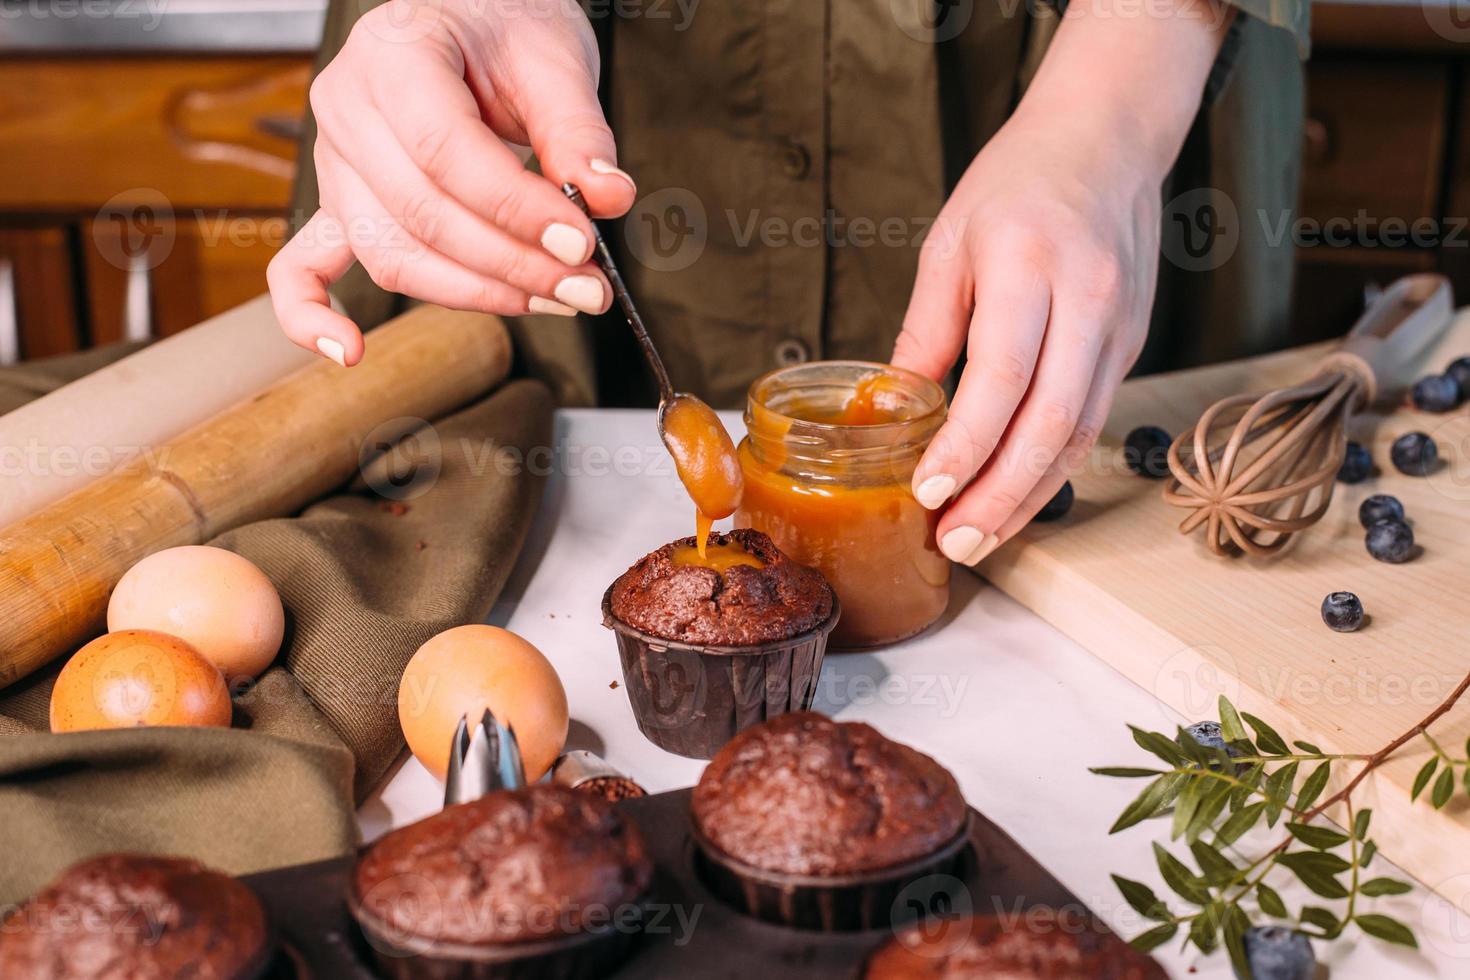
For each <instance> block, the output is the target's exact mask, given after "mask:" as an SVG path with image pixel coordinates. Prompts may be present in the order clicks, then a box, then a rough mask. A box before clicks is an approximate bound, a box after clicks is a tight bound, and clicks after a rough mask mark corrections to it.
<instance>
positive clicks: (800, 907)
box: [689, 813, 974, 932]
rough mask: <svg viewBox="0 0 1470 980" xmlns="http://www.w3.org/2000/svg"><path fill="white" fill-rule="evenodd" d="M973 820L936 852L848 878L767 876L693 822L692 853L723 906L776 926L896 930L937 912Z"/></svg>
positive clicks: (959, 869)
mask: <svg viewBox="0 0 1470 980" xmlns="http://www.w3.org/2000/svg"><path fill="white" fill-rule="evenodd" d="M973 819H974V818H973V816H971V815H970V814H968V813H967V814H966V816H965V825H964V827H963V828H962V829H961V831H960V832H959V834H957V835H956V836H955V837H954V838H953V839H952V840H951V841H950V842H949V843H947V844H945V845H944V846H943V847H941V848H939V849H938V850H937V851H935V852H934V853H933V854H928V855H925V856H924V857H921V858H916V859H915V860H913V861H906V862H904V863H903V864H896V865H892V866H891V867H887V868H880V869H878V870H875V871H867V872H862V873H859V874H847V875H831V876H821V875H793V874H782V873H781V872H778V871H767V870H765V869H763V868H757V867H755V866H754V865H751V864H746V863H745V862H743V861H740V860H737V859H736V858H733V857H731V856H730V855H728V854H726V853H725V852H723V851H721V850H720V849H719V848H718V847H716V846H715V845H714V844H713V843H711V842H710V841H709V840H708V839H707V838H706V837H705V836H704V835H703V834H702V833H700V830H699V827H698V825H697V824H695V823H694V822H693V821H692V820H691V821H690V828H689V831H690V849H691V851H692V858H693V861H694V869H695V872H696V873H697V874H698V875H699V877H700V879H701V880H702V881H703V882H704V883H705V885H706V886H707V887H708V888H709V889H710V891H712V892H714V893H715V894H716V895H718V896H719V897H720V898H721V899H723V900H724V901H725V902H727V903H729V904H730V905H732V906H734V907H735V908H736V909H739V910H740V911H742V912H744V913H745V914H747V915H751V916H754V917H755V918H757V919H761V920H763V921H766V922H774V923H776V924H777V925H783V926H792V927H794V928H797V929H813V930H817V931H820V932H853V931H859V930H866V929H889V928H894V927H896V926H898V925H900V924H902V923H904V922H907V921H910V920H912V919H913V918H915V917H919V916H924V915H928V914H931V913H932V912H934V911H936V909H935V897H936V896H943V895H946V894H950V893H952V892H953V887H952V883H953V882H954V881H956V880H957V879H958V878H959V877H960V875H961V874H962V873H963V872H964V870H965V866H964V862H965V861H967V860H968V859H969V858H970V835H971V824H972V822H973Z"/></svg>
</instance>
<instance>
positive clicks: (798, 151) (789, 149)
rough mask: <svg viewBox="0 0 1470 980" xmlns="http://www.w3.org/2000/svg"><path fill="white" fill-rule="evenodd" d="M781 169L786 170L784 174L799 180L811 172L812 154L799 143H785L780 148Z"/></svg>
mask: <svg viewBox="0 0 1470 980" xmlns="http://www.w3.org/2000/svg"><path fill="white" fill-rule="evenodd" d="M781 169H782V170H784V171H786V176H788V177H791V178H793V179H795V180H800V179H801V178H803V177H805V176H806V175H807V174H809V173H811V169H812V155H811V154H810V153H808V152H807V149H806V147H804V146H802V145H801V144H800V143H797V142H794V141H793V142H790V143H787V144H786V146H785V148H783V149H782V150H781Z"/></svg>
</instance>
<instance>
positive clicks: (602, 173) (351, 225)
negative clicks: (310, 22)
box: [267, 0, 635, 366]
mask: <svg viewBox="0 0 1470 980" xmlns="http://www.w3.org/2000/svg"><path fill="white" fill-rule="evenodd" d="M598 71H599V63H598V55H597V44H596V40H595V38H594V37H593V33H592V27H591V25H590V24H589V23H588V22H587V19H586V17H585V16H584V15H583V14H582V12H581V10H580V8H579V7H578V6H577V5H576V4H570V3H566V2H564V0H515V2H514V3H512V4H510V5H508V6H504V7H502V6H501V4H500V3H499V2H498V0H489V2H488V3H487V2H485V0H442V2H435V3H422V2H414V0H389V2H388V3H387V4H384V5H383V6H381V7H377V8H375V9H374V10H372V11H370V12H369V13H367V14H366V15H364V16H363V18H362V19H361V20H360V21H359V22H358V24H357V25H356V27H354V28H353V30H352V34H351V36H350V37H349V38H348V40H347V43H346V45H345V46H344V47H343V49H342V51H341V53H340V54H338V55H337V57H336V58H334V59H333V60H332V62H331V63H330V64H329V65H327V67H326V68H324V69H323V70H322V72H321V74H320V75H319V76H318V77H317V79H316V81H315V82H314V83H313V84H312V86H311V106H312V111H313V112H314V113H315V116H316V122H317V128H318V133H317V141H316V149H315V159H316V168H317V182H318V185H319V187H320V195H321V209H320V210H319V211H317V212H316V214H315V215H313V216H312V217H311V219H310V220H309V221H308V222H307V223H306V225H305V226H304V227H303V228H302V229H301V230H300V231H299V232H298V233H297V234H296V236H295V237H293V238H292V239H291V240H290V241H289V242H287V243H286V245H285V247H284V248H282V249H281V251H280V252H279V253H278V254H277V255H276V257H275V258H274V259H273V260H272V262H271V264H270V269H269V271H268V272H267V281H268V282H269V284H270V291H271V298H272V301H273V303H274V305H275V311H276V317H277V319H278V320H279V321H280V324H281V327H282V329H283V330H285V332H286V335H287V336H288V337H290V338H291V340H292V341H294V342H295V343H296V344H298V345H299V346H301V347H305V348H307V349H309V350H315V351H318V352H320V353H322V354H323V355H325V356H327V357H330V358H332V359H333V360H335V361H338V362H339V363H341V364H342V365H343V366H348V365H352V364H356V363H357V362H358V361H359V360H361V358H362V350H363V345H362V334H361V333H360V332H359V331H358V329H357V326H356V325H355V324H353V322H352V321H351V320H349V319H348V318H347V317H345V316H343V315H342V314H340V313H338V312H336V311H334V310H333V309H332V308H331V306H330V300H329V297H328V295H327V287H328V286H330V285H331V284H332V283H333V282H335V281H336V280H338V279H339V278H341V277H342V275H343V274H344V273H346V271H347V269H348V268H349V267H350V266H351V265H352V262H353V260H354V259H356V260H357V261H359V262H361V263H362V265H363V267H364V268H365V269H366V270H367V273H368V275H370V276H371V277H372V279H373V281H374V282H376V283H377V284H378V285H379V286H381V287H382V288H384V289H387V290H390V291H393V292H399V293H404V294H406V295H409V296H413V297H415V298H417V299H421V300H425V301H427V302H430V303H436V304H439V305H442V306H449V307H454V308H457V309H467V310H481V311H484V312H487V313H497V314H501V315H507V316H510V315H519V314H524V313H557V314H562V315H565V316H571V315H573V314H574V313H575V312H577V311H581V312H585V313H600V312H602V311H603V310H606V309H607V308H608V306H609V305H610V304H611V301H612V291H611V289H610V287H609V286H608V284H607V280H606V279H605V278H604V277H603V275H602V273H601V272H600V271H598V269H597V268H596V267H595V266H593V265H592V264H590V262H589V261H588V260H589V259H590V258H591V257H592V248H593V239H592V225H591V222H590V221H589V220H588V218H587V216H586V215H584V214H583V213H582V212H581V210H580V209H579V208H578V207H577V206H576V205H574V204H572V203H571V202H570V201H569V200H567V199H566V197H565V196H564V195H563V194H562V192H561V190H560V188H561V185H562V183H563V182H570V183H574V184H576V185H577V186H578V187H580V188H581V189H582V193H583V196H584V197H585V198H586V200H587V203H588V206H589V207H590V208H591V209H592V212H593V214H595V215H597V216H598V217H615V216H617V215H620V214H623V213H625V212H626V211H627V210H628V209H629V208H630V207H632V204H633V199H634V194H635V189H634V186H633V181H632V178H630V177H629V176H628V175H627V174H625V173H624V172H623V171H621V170H619V169H618V168H617V166H616V160H617V150H616V147H615V145H614V142H613V136H612V132H611V130H609V129H608V126H607V120H606V119H605V118H604V116H603V113H602V107H601V105H600V104H599V103H598V100H597V78H598ZM515 146H530V147H531V149H532V150H533V151H534V152H535V154H536V157H537V159H538V160H539V161H540V165H541V171H542V173H541V174H537V173H533V172H532V171H530V170H528V169H526V167H525V164H524V161H523V154H522V153H518V152H517V151H516V149H515V148H514V147H515ZM543 174H544V176H543Z"/></svg>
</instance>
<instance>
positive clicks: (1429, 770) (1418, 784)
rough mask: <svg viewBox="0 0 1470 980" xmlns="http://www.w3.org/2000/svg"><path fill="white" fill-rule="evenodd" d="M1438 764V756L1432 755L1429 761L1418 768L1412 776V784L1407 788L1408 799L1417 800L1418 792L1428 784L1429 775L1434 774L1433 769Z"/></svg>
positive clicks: (1422, 790)
mask: <svg viewBox="0 0 1470 980" xmlns="http://www.w3.org/2000/svg"><path fill="white" fill-rule="evenodd" d="M1438 766H1439V756H1437V755H1432V756H1430V757H1429V761H1428V762H1426V763H1424V765H1423V767H1422V768H1420V770H1419V773H1418V775H1416V776H1415V777H1414V786H1413V788H1412V789H1410V790H1409V799H1410V801H1413V800H1417V799H1418V798H1419V794H1420V793H1422V792H1424V787H1426V786H1428V785H1429V777H1430V776H1433V775H1434V770H1435V769H1436V768H1437V767H1438Z"/></svg>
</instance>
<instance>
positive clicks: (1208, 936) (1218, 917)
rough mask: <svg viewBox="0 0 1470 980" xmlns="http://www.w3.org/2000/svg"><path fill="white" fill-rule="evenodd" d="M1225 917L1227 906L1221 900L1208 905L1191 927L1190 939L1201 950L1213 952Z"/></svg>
mask: <svg viewBox="0 0 1470 980" xmlns="http://www.w3.org/2000/svg"><path fill="white" fill-rule="evenodd" d="M1224 918H1225V906H1223V905H1221V904H1220V903H1219V902H1213V903H1211V904H1210V905H1208V906H1206V907H1205V910H1204V911H1203V912H1201V913H1200V914H1199V915H1198V916H1197V917H1196V918H1195V920H1194V922H1193V923H1192V924H1191V925H1190V927H1189V941H1190V942H1192V943H1194V944H1195V945H1196V946H1198V947H1199V948H1200V951H1201V952H1203V953H1213V952H1214V951H1215V946H1216V943H1217V940H1216V935H1217V934H1218V933H1219V931H1220V924H1221V922H1222V921H1223V919H1224Z"/></svg>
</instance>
